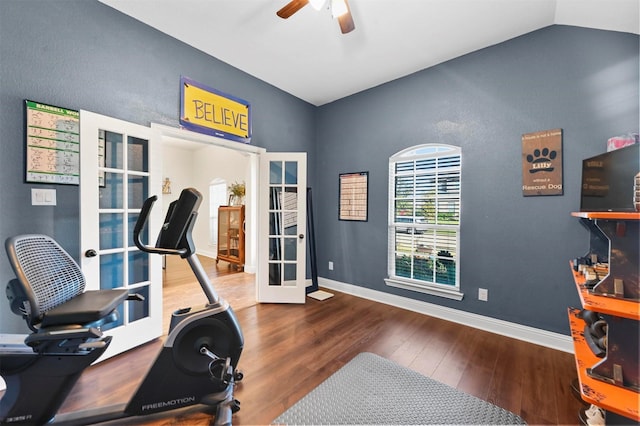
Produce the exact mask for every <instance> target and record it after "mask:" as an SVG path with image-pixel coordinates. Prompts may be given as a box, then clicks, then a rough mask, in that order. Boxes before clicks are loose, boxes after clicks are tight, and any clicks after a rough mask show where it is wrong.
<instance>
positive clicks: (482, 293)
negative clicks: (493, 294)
mask: <svg viewBox="0 0 640 426" xmlns="http://www.w3.org/2000/svg"><path fill="white" fill-rule="evenodd" d="M478 300H482V301H483V302H486V301H488V300H489V290H487V289H486V288H479V289H478Z"/></svg>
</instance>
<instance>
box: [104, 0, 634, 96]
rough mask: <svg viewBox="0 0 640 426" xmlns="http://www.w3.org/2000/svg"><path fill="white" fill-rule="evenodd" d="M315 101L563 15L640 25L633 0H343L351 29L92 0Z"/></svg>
mask: <svg viewBox="0 0 640 426" xmlns="http://www.w3.org/2000/svg"><path fill="white" fill-rule="evenodd" d="M100 1H102V2H103V3H105V4H107V5H109V6H111V7H113V8H115V9H118V10H120V11H121V12H123V13H125V14H127V15H130V16H132V17H134V18H136V19H138V20H139V21H141V22H144V23H146V24H148V25H150V26H152V27H154V28H156V29H158V30H160V31H162V32H164V33H166V34H168V35H170V36H172V37H174V38H176V39H178V40H181V41H183V42H185V43H187V44H189V45H191V46H193V47H195V48H197V49H199V50H201V51H203V52H205V53H207V54H210V55H211V56H214V57H216V58H218V59H220V60H222V61H224V62H226V63H228V64H230V65H233V66H234V67H236V68H238V69H240V70H243V71H245V72H247V73H248V74H251V75H253V76H255V77H257V78H259V79H261V80H263V81H266V82H267V83H270V84H272V85H274V86H276V87H278V88H280V89H282V90H284V91H286V92H288V93H290V94H292V95H294V96H296V97H298V98H301V99H303V100H305V101H307V102H309V103H311V104H314V105H323V104H325V103H329V102H332V101H334V100H336V99H340V98H342V97H345V96H348V95H351V94H354V93H357V92H359V91H362V90H365V89H368V88H371V87H374V86H377V85H379V84H382V83H385V82H387V81H391V80H394V79H396V78H399V77H402V76H405V75H408V74H411V73H413V72H416V71H419V70H422V69H425V68H428V67H431V66H434V65H437V64H439V63H442V62H445V61H447V60H450V59H453V58H456V57H458V56H461V55H464V54H467V53H470V52H473V51H476V50H479V49H482V48H485V47H488V46H492V45H495V44H497V43H501V42H503V41H506V40H509V39H511V38H514V37H517V36H520V35H522V34H526V33H528V32H531V31H534V30H537V29H540V28H543V27H546V26H549V25H553V24H564V25H573V26H580V27H589V28H596V29H604V30H612V31H621V32H627V33H633V34H640V24H639V20H640V19H639V15H640V11H639V3H640V2H639V1H638V0H349V6H350V8H351V13H352V15H353V19H354V22H355V30H354V31H352V32H350V33H348V34H341V32H340V29H339V26H338V23H337V21H336V20H335V19H333V18H332V16H331V12H330V10H329V9H328V8H327V7H323V8H322V9H321V10H320V11H316V10H314V9H313V8H312V7H311V5H306V6H305V7H303V8H302V9H301V10H300V11H298V12H297V13H295V14H294V15H293V16H291V17H290V18H289V19H286V20H284V19H281V18H279V17H278V16H276V11H277V10H279V9H280V8H281V7H283V6H284V5H286V4H287V3H288V1H289V0H136V1H131V0H100Z"/></svg>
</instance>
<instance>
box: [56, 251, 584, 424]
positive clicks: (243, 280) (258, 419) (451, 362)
mask: <svg viewBox="0 0 640 426" xmlns="http://www.w3.org/2000/svg"><path fill="white" fill-rule="evenodd" d="M178 260H179V259H178ZM202 261H203V265H204V266H205V268H206V269H207V271H208V273H209V274H210V275H211V276H212V281H213V282H214V284H215V286H216V289H217V290H218V292H219V293H220V295H221V296H222V297H224V298H225V299H227V300H228V301H229V303H230V304H231V306H233V309H234V311H235V312H236V315H237V317H238V321H239V322H240V324H241V326H242V329H243V333H244V338H245V347H244V351H243V354H242V357H241V359H240V368H241V369H242V370H243V372H244V380H243V381H242V382H240V383H239V384H238V385H237V387H236V392H235V396H236V398H237V399H239V400H240V401H241V410H240V411H239V412H238V413H236V414H235V415H234V417H233V422H234V424H236V425H256V424H268V423H270V422H271V421H272V420H273V419H275V418H276V417H277V416H278V415H279V414H281V413H282V412H283V411H284V410H285V409H287V408H288V407H290V406H291V405H293V404H294V403H295V402H296V401H297V400H299V399H300V398H302V397H303V396H304V395H305V394H307V393H308V392H309V391H311V390H312V389H313V388H314V387H316V386H317V385H318V384H320V383H321V382H322V381H323V380H325V379H326V378H327V377H328V376H330V375H331V374H332V373H334V372H335V371H336V370H338V369H339V368H340V367H342V366H343V365H344V364H346V363H347V362H348V361H349V360H351V359H352V358H353V357H354V356H355V355H357V354H358V353H360V352H365V351H368V352H373V353H376V354H378V355H381V356H383V357H386V358H388V359H391V360H393V361H395V362H397V363H399V364H401V365H404V366H406V367H408V368H411V369H413V370H415V371H418V372H420V373H422V374H424V375H426V376H429V377H432V378H433V379H436V380H439V381H441V382H443V383H446V384H448V385H450V386H452V387H454V388H457V389H459V390H461V391H464V392H467V393H469V394H472V395H475V396H477V397H479V398H482V399H484V400H487V401H489V402H492V403H494V404H496V405H498V406H500V407H503V408H505V409H507V410H510V411H513V412H514V413H516V414H518V415H520V416H521V417H522V418H524V420H525V421H527V422H528V423H529V424H578V423H579V421H578V417H577V413H578V410H579V408H580V407H581V403H580V402H579V401H577V400H576V399H575V398H574V397H573V396H572V395H571V391H570V387H569V384H570V382H571V380H572V379H573V378H575V374H576V373H575V366H574V361H573V357H572V355H570V354H567V353H564V352H559V351H555V350H552V349H548V348H544V347H541V346H536V345H533V344H529V343H525V342H522V341H518V340H514V339H510V338H507V337H503V336H499V335H495V334H491V333H488V332H485V331H480V330H477V329H473V328H470V327H466V326H462V325H458V324H455V323H451V322H447V321H444V320H440V319H436V318H431V317H428V316H425V315H421V314H417V313H414V312H410V311H406V310H402V309H399V308H394V307H391V306H386V305H383V304H379V303H375V302H372V301H369V300H365V299H361V298H358V297H354V296H350V295H347V294H341V293H336V292H333V293H334V294H335V296H334V297H333V298H331V299H328V300H325V301H322V302H321V301H317V300H313V299H310V298H307V303H306V304H305V305H276V304H257V303H255V296H254V294H255V291H254V286H253V280H254V276H253V275H250V274H246V273H242V272H241V273H233V274H231V273H229V269H228V268H227V265H226V264H224V263H223V262H220V265H217V266H216V264H215V262H211V261H207V260H206V258H202ZM182 262H183V264H182V265H181V264H180V263H177V264H176V263H175V262H173V261H170V262H169V263H168V266H167V270H166V272H165V274H166V275H165V276H166V279H167V282H166V284H165V316H168V315H167V313H168V312H171V311H172V310H174V309H175V308H177V307H184V306H190V305H199V304H202V303H204V302H205V298H204V295H203V294H202V291H201V290H200V289H199V286H198V284H197V282H196V281H195V279H194V278H193V277H192V275H191V273H190V271H188V268H187V265H186V262H184V261H182ZM165 330H166V326H165ZM161 340H162V339H159V340H157V341H154V342H151V343H149V344H146V345H143V346H142V347H140V348H137V349H134V350H131V351H129V352H127V353H125V354H122V355H119V356H117V357H115V359H110V360H107V361H105V362H103V363H100V364H98V365H96V366H93V367H90V368H89V369H88V370H87V371H85V373H84V374H83V376H82V377H81V379H80V380H79V382H78V383H77V385H76V387H75V388H74V390H73V391H72V393H71V395H70V396H69V398H68V399H67V402H66V403H65V405H64V406H63V407H62V410H61V411H62V412H64V411H70V410H76V409H82V408H91V407H94V406H101V405H105V404H113V403H121V402H126V400H127V399H128V398H129V396H130V395H131V394H132V393H133V392H134V390H135V388H136V386H137V384H138V382H139V381H140V380H141V379H142V377H143V375H144V374H145V373H146V370H147V368H148V365H149V364H150V363H151V362H152V361H153V359H154V358H155V354H156V351H157V350H158V349H159V348H160V346H161V344H162V341H161ZM400 385H401V384H400ZM425 403H428V401H425ZM211 422H212V417H211V415H210V414H208V413H202V412H194V411H193V410H190V411H189V410H188V411H187V412H184V413H180V414H179V415H178V416H173V417H168V416H167V415H166V413H165V414H164V415H163V416H162V417H155V418H152V419H150V418H140V419H135V420H134V419H127V420H126V421H120V422H119V423H118V424H123V423H126V424H144V425H187V424H188V425H208V424H210V423H211Z"/></svg>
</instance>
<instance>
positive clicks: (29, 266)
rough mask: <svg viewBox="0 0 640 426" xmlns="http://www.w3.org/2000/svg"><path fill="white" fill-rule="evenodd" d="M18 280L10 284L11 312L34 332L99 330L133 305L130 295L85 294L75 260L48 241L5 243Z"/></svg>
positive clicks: (22, 238)
mask: <svg viewBox="0 0 640 426" xmlns="http://www.w3.org/2000/svg"><path fill="white" fill-rule="evenodd" d="M5 247H6V250H7V254H8V256H9V263H10V264H11V266H12V268H13V270H14V272H15V273H16V276H17V278H16V279H12V280H11V281H9V283H8V284H7V297H8V298H9V300H10V303H11V310H12V311H13V312H14V313H16V314H18V315H21V316H22V317H23V318H24V319H25V320H26V322H27V324H28V326H29V328H31V330H33V331H40V332H42V331H44V330H45V329H47V328H50V327H54V328H57V329H60V328H61V327H63V326H65V325H68V326H70V328H72V329H73V328H77V327H78V326H83V327H87V328H90V327H99V326H100V325H102V324H105V323H108V322H111V321H113V320H114V319H115V318H114V315H112V313H113V312H114V310H115V309H116V308H117V306H118V305H119V304H121V303H122V302H124V301H125V300H127V299H128V298H130V297H129V292H128V291H127V290H126V289H113V290H90V291H85V286H86V282H85V277H84V275H83V274H82V271H81V270H80V267H79V266H78V264H77V263H76V262H75V260H73V258H72V257H71V256H70V255H69V254H68V253H67V252H66V251H65V250H64V249H63V248H62V247H60V245H59V244H58V243H57V242H56V241H55V240H53V239H52V238H51V237H48V236H46V235H38V234H29V235H18V236H16V237H11V238H9V239H7V241H6V243H5Z"/></svg>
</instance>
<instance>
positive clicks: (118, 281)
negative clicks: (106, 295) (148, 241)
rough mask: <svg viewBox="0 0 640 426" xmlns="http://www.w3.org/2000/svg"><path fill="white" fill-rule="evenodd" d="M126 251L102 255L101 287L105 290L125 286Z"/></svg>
mask: <svg viewBox="0 0 640 426" xmlns="http://www.w3.org/2000/svg"><path fill="white" fill-rule="evenodd" d="M123 268H124V253H111V254H101V255H100V288H101V289H103V290H106V289H113V288H119V287H122V286H123V279H124V274H123Z"/></svg>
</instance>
